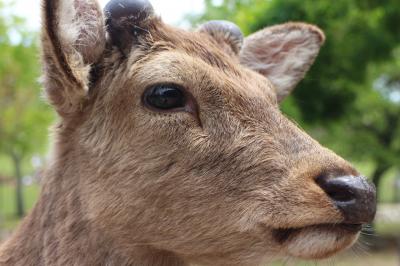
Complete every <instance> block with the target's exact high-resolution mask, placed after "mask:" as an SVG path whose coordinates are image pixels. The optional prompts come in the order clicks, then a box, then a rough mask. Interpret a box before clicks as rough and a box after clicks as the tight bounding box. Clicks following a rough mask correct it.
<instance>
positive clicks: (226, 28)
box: [199, 20, 243, 54]
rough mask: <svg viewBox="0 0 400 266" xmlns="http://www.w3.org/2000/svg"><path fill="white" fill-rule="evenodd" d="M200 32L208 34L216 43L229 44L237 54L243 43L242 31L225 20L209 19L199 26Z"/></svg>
mask: <svg viewBox="0 0 400 266" xmlns="http://www.w3.org/2000/svg"><path fill="white" fill-rule="evenodd" d="M199 31H200V32H205V33H208V34H210V35H211V36H212V37H213V38H214V39H215V40H216V41H217V42H218V43H220V42H224V43H226V44H228V45H229V47H230V48H231V49H232V51H233V52H234V53H235V54H238V53H239V52H240V50H241V48H242V45H243V33H242V31H241V30H240V28H239V27H238V26H237V25H236V24H234V23H232V22H230V21H225V20H211V21H208V22H206V23H204V24H202V25H201V26H200V27H199Z"/></svg>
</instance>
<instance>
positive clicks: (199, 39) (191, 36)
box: [143, 19, 239, 72]
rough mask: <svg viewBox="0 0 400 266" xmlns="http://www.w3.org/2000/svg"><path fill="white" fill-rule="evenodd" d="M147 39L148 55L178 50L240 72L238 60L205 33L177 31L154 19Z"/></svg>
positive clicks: (221, 67) (225, 68)
mask: <svg viewBox="0 0 400 266" xmlns="http://www.w3.org/2000/svg"><path fill="white" fill-rule="evenodd" d="M149 33H150V34H149V35H147V36H146V37H145V38H146V39H145V43H144V46H143V47H145V50H146V51H147V54H149V55H150V56H151V54H154V53H157V52H160V51H165V50H178V51H181V52H184V53H186V54H188V55H191V56H195V57H198V58H201V59H202V60H203V61H204V62H206V63H208V64H210V65H211V66H213V67H217V68H219V69H222V70H225V71H235V72H238V71H239V70H238V67H237V66H238V64H239V62H238V60H237V59H236V58H232V57H231V56H230V55H228V54H226V53H225V52H224V51H223V49H222V48H221V47H220V46H219V45H218V44H217V43H216V42H215V40H214V39H213V38H212V36H208V35H207V34H204V33H199V32H189V31H185V30H181V29H177V28H174V27H171V26H168V25H166V24H164V23H162V22H161V21H160V20H159V19H154V20H153V23H151V26H150V29H149Z"/></svg>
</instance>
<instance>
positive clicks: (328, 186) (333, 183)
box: [320, 179, 356, 202]
mask: <svg viewBox="0 0 400 266" xmlns="http://www.w3.org/2000/svg"><path fill="white" fill-rule="evenodd" d="M320 186H321V188H322V189H324V190H325V193H326V194H328V196H329V197H330V198H331V199H333V200H335V201H340V202H349V201H353V200H354V199H355V198H356V195H355V193H354V191H352V189H351V188H350V187H349V186H348V185H347V184H346V183H343V182H340V181H338V180H334V179H333V180H329V181H328V182H325V183H324V184H320Z"/></svg>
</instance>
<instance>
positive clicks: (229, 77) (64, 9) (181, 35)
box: [0, 0, 358, 266]
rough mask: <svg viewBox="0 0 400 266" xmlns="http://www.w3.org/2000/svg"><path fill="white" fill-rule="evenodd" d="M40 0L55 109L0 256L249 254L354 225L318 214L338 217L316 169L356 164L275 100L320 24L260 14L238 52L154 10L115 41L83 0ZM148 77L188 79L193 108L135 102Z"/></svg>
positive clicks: (114, 260) (329, 240) (6, 261)
mask: <svg viewBox="0 0 400 266" xmlns="http://www.w3.org/2000/svg"><path fill="white" fill-rule="evenodd" d="M72 9H73V10H72ZM43 15H44V19H43V38H42V47H43V65H44V70H43V74H44V87H45V90H46V95H47V97H48V99H49V101H50V103H51V104H52V105H53V106H54V108H55V110H56V111H57V112H58V114H59V115H60V121H59V122H58V124H57V125H56V126H55V127H54V128H53V134H54V136H55V142H54V144H53V148H52V155H51V160H50V162H49V163H48V166H47V169H46V170H45V171H44V173H43V187H42V192H41V196H40V199H39V200H38V202H37V204H36V206H35V207H34V209H33V211H32V212H31V213H30V214H29V215H28V216H27V217H26V218H25V219H24V221H23V222H22V224H21V226H20V227H19V228H18V230H17V231H16V232H15V234H14V235H13V236H12V237H11V238H10V239H9V240H8V241H6V242H5V243H4V244H3V245H2V246H1V248H0V265H23V266H29V265H35V266H36V265H140V266H144V265H155V266H161V265H165V266H166V265H168V266H170V265H177V266H178V265H179V266H184V265H189V264H193V265H214V266H217V265H230V266H234V265H249V266H250V265H261V264H262V263H264V262H267V261H270V260H272V259H275V258H279V257H284V256H294V257H300V258H312V259H315V258H322V257H327V256H330V255H333V254H335V253H337V252H338V251H340V250H343V249H345V248H347V247H349V246H350V245H351V244H352V243H353V242H354V241H355V240H356V239H357V236H358V235H357V234H356V233H354V234H352V233H348V232H342V231H338V230H334V229H329V228H325V227H323V226H318V225H321V224H335V223H340V222H342V221H343V219H344V218H343V215H342V214H341V212H340V211H339V210H338V209H337V208H336V207H335V206H334V204H333V203H332V201H331V200H330V199H329V197H328V196H327V195H326V194H325V193H324V191H323V190H322V189H321V188H320V187H319V186H318V185H317V184H316V182H315V178H316V177H317V176H318V175H319V174H320V173H322V172H329V171H340V172H341V173H343V174H348V175H356V174H357V172H356V171H355V170H354V169H353V167H352V166H350V165H349V163H347V162H346V161H345V160H343V159H342V158H340V157H339V156H337V155H336V154H334V153H333V152H332V151H330V150H328V149H326V148H323V147H322V146H320V145H319V144H318V143H317V142H316V141H315V140H313V139H312V138H311V137H309V136H308V135H307V134H306V133H305V132H304V131H302V130H301V129H299V128H298V127H297V126H296V125H295V124H294V123H293V122H291V121H290V120H289V119H287V118H286V117H285V116H284V115H283V114H282V113H281V112H280V111H279V108H278V104H277V103H278V100H279V101H280V100H282V99H283V97H284V96H286V95H287V94H288V92H289V91H290V90H291V89H292V87H294V85H295V84H296V83H297V82H298V81H299V80H300V79H301V78H302V77H303V76H304V74H305V72H306V71H307V69H308V68H309V66H310V65H311V63H312V61H313V60H314V59H315V57H316V55H317V52H318V50H319V47H320V46H321V44H322V42H323V34H322V33H321V31H320V30H319V29H317V28H316V27H314V26H310V25H306V24H301V23H297V24H296V23H290V24H284V25H280V26H277V27H272V28H267V29H265V30H262V31H260V32H259V33H256V34H255V35H252V36H250V37H248V38H246V39H245V41H244V46H243V49H242V51H241V53H240V61H242V62H243V65H240V64H239V60H238V59H239V58H238V57H237V55H234V54H232V53H226V52H225V50H224V47H226V45H223V46H221V45H220V43H218V42H217V41H215V39H214V38H213V37H211V36H208V35H207V34H205V33H196V32H194V33H191V32H187V31H182V30H179V29H175V28H172V27H169V26H167V25H165V24H164V23H163V22H162V21H161V20H160V19H159V18H157V17H155V16H150V17H149V18H148V21H146V23H145V24H146V28H145V32H143V33H141V35H140V36H137V39H136V40H135V43H132V44H131V49H130V51H129V53H128V54H125V53H122V52H121V50H120V49H118V47H115V46H113V45H112V43H113V42H112V40H111V39H110V36H109V35H108V34H107V33H106V30H105V27H104V23H103V15H102V12H101V11H100V10H99V7H98V4H97V2H95V1H93V0H86V1H84V0H74V1H70V0H68V1H67V0H44V1H43ZM66 29H68V31H66ZM106 36H108V37H106ZM225 39H227V38H225ZM227 40H229V38H228V39H227ZM82 45H83V46H82ZM271 47H272V48H273V49H272V48H271ZM282 49H283V50H282ZM287 58H289V59H287ZM274 65H275V66H274ZM251 68H254V70H256V71H258V72H259V73H261V74H263V75H265V76H263V75H260V74H259V73H257V72H256V71H254V70H252V69H251ZM263 68H265V69H266V70H265V71H263ZM271 73H272V74H271ZM270 74H271V75H272V76H271V77H270V80H271V82H270V81H269V80H268V79H267V78H269V75H270ZM157 83H176V84H179V85H181V86H182V87H184V88H186V89H187V90H188V91H189V92H190V93H191V94H192V95H193V97H194V98H195V99H196V101H197V104H198V112H197V113H196V114H193V113H188V112H170V113H160V112H154V111H152V110H149V109H147V108H146V107H144V106H143V104H142V101H141V98H142V94H143V92H144V90H145V89H146V88H147V87H149V86H151V85H153V84H157ZM293 229H296V230H297V231H296V233H293V234H288V233H287V234H286V233H282V232H290V230H293ZM285 230H286V231H285Z"/></svg>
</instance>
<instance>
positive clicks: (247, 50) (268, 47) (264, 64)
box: [240, 23, 325, 102]
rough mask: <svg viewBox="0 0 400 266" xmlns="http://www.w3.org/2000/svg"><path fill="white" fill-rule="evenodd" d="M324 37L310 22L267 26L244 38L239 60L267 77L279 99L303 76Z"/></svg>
mask: <svg viewBox="0 0 400 266" xmlns="http://www.w3.org/2000/svg"><path fill="white" fill-rule="evenodd" d="M324 41H325V36H324V34H323V32H322V31H321V30H320V29H319V28H317V27H315V26H313V25H309V24H304V23H286V24H282V25H277V26H273V27H268V28H265V29H263V30H261V31H258V32H256V33H254V34H252V35H250V36H249V37H247V38H246V39H245V41H244V44H243V48H242V50H241V53H240V61H241V63H242V64H243V65H245V66H247V67H249V68H251V69H253V70H255V71H257V72H259V73H260V74H262V75H264V76H265V77H267V78H268V79H269V80H270V81H271V82H272V84H273V85H274V86H275V89H276V92H277V97H278V101H279V102H281V101H282V100H283V99H284V98H285V97H286V96H287V95H289V94H290V92H291V91H292V90H293V89H294V87H295V86H296V85H297V83H298V82H299V81H300V80H302V79H303V77H304V75H305V74H306V72H307V71H308V70H309V68H310V66H311V65H312V63H313V62H314V60H315V58H316V57H317V55H318V52H319V50H320V48H321V46H322V44H323V43H324Z"/></svg>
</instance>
